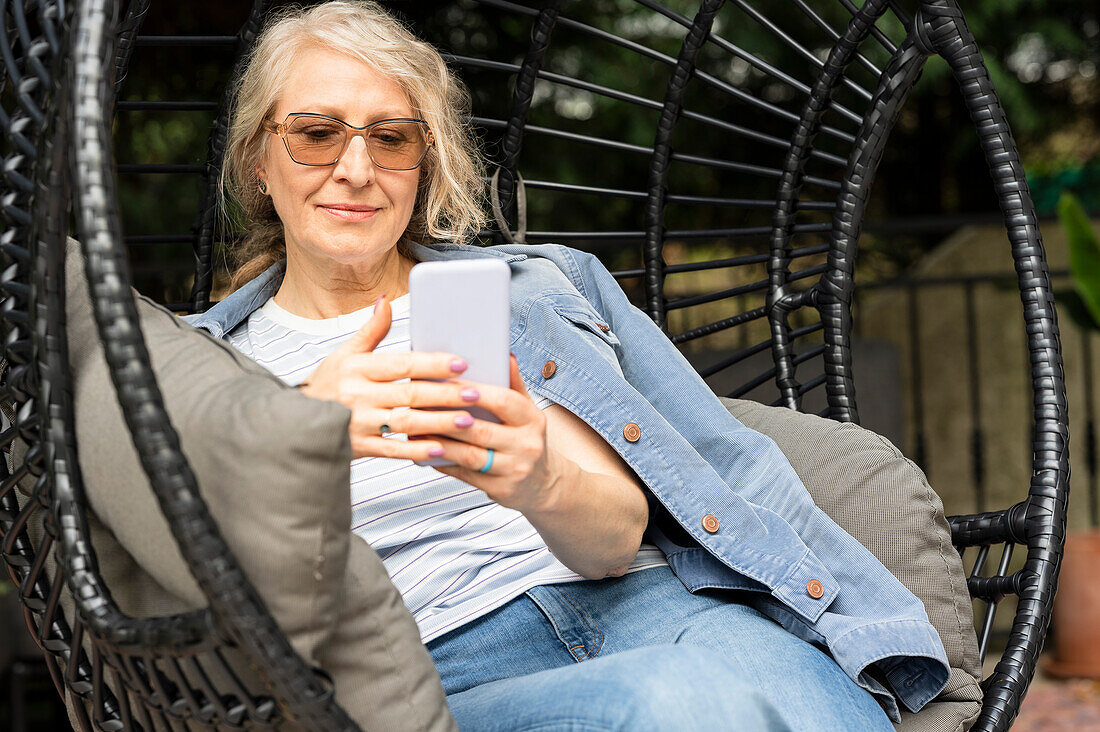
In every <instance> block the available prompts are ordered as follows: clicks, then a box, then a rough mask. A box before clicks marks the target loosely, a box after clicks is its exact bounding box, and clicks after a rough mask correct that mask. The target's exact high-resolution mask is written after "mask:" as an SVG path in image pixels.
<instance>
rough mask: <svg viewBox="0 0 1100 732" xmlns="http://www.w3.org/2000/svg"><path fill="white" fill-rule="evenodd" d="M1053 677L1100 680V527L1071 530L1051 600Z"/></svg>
mask: <svg viewBox="0 0 1100 732" xmlns="http://www.w3.org/2000/svg"><path fill="white" fill-rule="evenodd" d="M1054 650H1055V658H1054V660H1052V661H1050V662H1049V663H1047V664H1046V671H1047V672H1048V673H1050V674H1052V675H1054V676H1075V677H1084V678H1092V679H1100V530H1097V529H1092V530H1087V531H1071V532H1069V533H1068V534H1067V535H1066V553H1065V555H1064V556H1063V558H1062V569H1061V572H1060V573H1059V575H1058V595H1057V597H1056V598H1055V600H1054Z"/></svg>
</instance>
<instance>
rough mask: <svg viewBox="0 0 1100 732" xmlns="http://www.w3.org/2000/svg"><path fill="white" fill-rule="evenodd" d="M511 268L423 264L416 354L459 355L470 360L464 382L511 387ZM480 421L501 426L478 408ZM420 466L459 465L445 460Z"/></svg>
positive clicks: (415, 315)
mask: <svg viewBox="0 0 1100 732" xmlns="http://www.w3.org/2000/svg"><path fill="white" fill-rule="evenodd" d="M511 279H512V270H511V268H510V267H509V266H508V265H507V264H506V263H504V262H503V261H501V260H499V259H457V260H448V261H445V262H421V263H420V264H417V265H416V266H414V267H413V268H412V271H411V272H410V273H409V310H410V313H409V337H410V340H411V344H410V347H411V348H412V350H414V351H430V352H439V351H442V352H445V353H453V354H455V355H457V356H461V357H462V358H463V359H465V360H466V363H467V365H468V366H467V369H466V370H465V371H464V372H463V373H461V374H458V375H457V376H458V378H461V379H466V380H469V381H477V382H480V383H483V384H491V385H493V386H503V387H507V386H508V384H509V374H508V372H509V364H508V344H509V342H510V334H509V331H510V326H511V302H512V299H511V287H510V286H511ZM468 411H469V412H470V414H472V415H473V416H474V417H475V418H477V419H484V420H489V421H491V422H499V421H500V420H499V419H497V417H496V415H494V414H493V413H492V412H490V411H488V410H486V409H483V408H481V407H478V406H476V405H474V406H471V407H468ZM416 462H417V465H454V463H452V462H451V461H450V460H447V459H445V458H430V459H428V460H418V461H416Z"/></svg>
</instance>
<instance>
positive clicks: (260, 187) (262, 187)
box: [257, 180, 267, 196]
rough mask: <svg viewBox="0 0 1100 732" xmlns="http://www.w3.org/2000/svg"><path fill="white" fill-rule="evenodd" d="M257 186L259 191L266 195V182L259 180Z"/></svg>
mask: <svg viewBox="0 0 1100 732" xmlns="http://www.w3.org/2000/svg"><path fill="white" fill-rule="evenodd" d="M257 187H258V188H259V189H260V193H262V194H264V195H265V196H266V195H267V183H265V182H264V181H262V180H261V181H260V184H259V185H258V186H257Z"/></svg>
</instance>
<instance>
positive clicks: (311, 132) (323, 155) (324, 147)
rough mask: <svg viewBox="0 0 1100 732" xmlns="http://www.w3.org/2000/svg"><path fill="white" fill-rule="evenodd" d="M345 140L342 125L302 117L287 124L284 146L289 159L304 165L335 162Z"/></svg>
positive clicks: (306, 116)
mask: <svg viewBox="0 0 1100 732" xmlns="http://www.w3.org/2000/svg"><path fill="white" fill-rule="evenodd" d="M346 138H347V129H346V128H345V127H344V125H342V124H340V123H339V122H334V121H333V120H331V119H325V118H324V117H313V116H310V115H302V116H300V117H294V118H293V119H291V120H290V121H289V122H288V123H287V130H286V144H287V149H289V150H290V157H292V158H294V160H295V161H297V162H299V163H304V164H306V165H328V164H330V163H334V162H336V158H338V157H339V156H340V152H341V151H342V150H343V149H344V140H345V139H346Z"/></svg>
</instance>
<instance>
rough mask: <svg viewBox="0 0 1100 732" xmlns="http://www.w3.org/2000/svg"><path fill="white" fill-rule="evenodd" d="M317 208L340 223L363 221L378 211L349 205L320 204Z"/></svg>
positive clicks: (370, 207)
mask: <svg viewBox="0 0 1100 732" xmlns="http://www.w3.org/2000/svg"><path fill="white" fill-rule="evenodd" d="M317 208H319V209H321V210H322V211H324V212H325V213H327V214H328V215H329V216H332V217H333V218H335V219H339V220H340V221H365V220H366V219H369V218H371V217H372V216H374V215H375V214H376V213H378V211H379V209H378V208H377V207H375V206H359V205H354V204H350V203H329V204H321V205H319V206H318V207H317Z"/></svg>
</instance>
